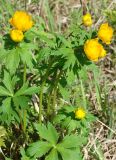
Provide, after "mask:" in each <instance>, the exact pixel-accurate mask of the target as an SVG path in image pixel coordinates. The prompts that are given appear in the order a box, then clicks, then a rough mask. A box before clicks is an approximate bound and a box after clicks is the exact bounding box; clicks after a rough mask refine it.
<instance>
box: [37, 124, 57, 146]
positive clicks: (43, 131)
mask: <svg viewBox="0 0 116 160" xmlns="http://www.w3.org/2000/svg"><path fill="white" fill-rule="evenodd" d="M35 127H36V129H37V131H38V133H39V136H40V137H41V138H43V139H45V140H47V141H48V142H50V143H52V144H54V145H55V144H56V143H57V141H58V138H59V135H58V133H57V131H56V129H55V127H54V126H53V125H52V124H51V123H48V125H47V127H46V126H45V125H43V124H42V125H41V124H36V125H35Z"/></svg>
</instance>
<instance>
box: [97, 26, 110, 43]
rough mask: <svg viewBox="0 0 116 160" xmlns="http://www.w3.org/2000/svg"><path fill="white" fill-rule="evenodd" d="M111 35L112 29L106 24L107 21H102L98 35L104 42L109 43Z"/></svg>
mask: <svg viewBox="0 0 116 160" xmlns="http://www.w3.org/2000/svg"><path fill="white" fill-rule="evenodd" d="M112 36H113V29H112V27H110V26H109V25H108V23H104V24H102V25H101V26H100V28H99V31H98V37H99V39H101V40H102V41H103V42H104V43H106V44H110V43H111V39H112Z"/></svg>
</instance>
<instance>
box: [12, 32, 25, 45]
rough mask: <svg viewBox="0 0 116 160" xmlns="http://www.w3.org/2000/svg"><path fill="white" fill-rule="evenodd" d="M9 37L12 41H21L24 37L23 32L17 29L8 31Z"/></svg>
mask: <svg viewBox="0 0 116 160" xmlns="http://www.w3.org/2000/svg"><path fill="white" fill-rule="evenodd" d="M10 37H11V39H12V40H13V41H14V42H21V41H22V40H23V38H24V35H23V32H22V31H20V30H17V29H13V30H11V31H10Z"/></svg>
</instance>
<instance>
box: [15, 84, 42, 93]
mask: <svg viewBox="0 0 116 160" xmlns="http://www.w3.org/2000/svg"><path fill="white" fill-rule="evenodd" d="M38 92H39V88H38V87H36V86H33V87H28V83H25V84H24V85H23V86H22V87H21V88H20V89H19V90H18V91H17V92H16V93H15V96H21V95H33V94H35V93H38Z"/></svg>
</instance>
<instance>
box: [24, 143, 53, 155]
mask: <svg viewBox="0 0 116 160" xmlns="http://www.w3.org/2000/svg"><path fill="white" fill-rule="evenodd" d="M51 147H52V146H51V144H50V143H48V142H43V141H38V142H35V143H32V144H31V145H30V146H29V148H28V149H27V152H26V153H27V155H29V156H30V157H42V156H43V155H45V154H46V153H47V152H48V151H49V150H50V149H51Z"/></svg>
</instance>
